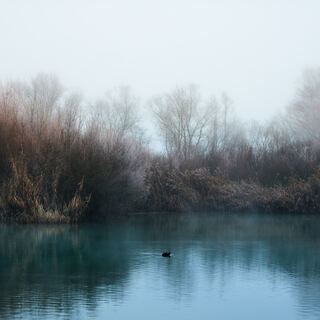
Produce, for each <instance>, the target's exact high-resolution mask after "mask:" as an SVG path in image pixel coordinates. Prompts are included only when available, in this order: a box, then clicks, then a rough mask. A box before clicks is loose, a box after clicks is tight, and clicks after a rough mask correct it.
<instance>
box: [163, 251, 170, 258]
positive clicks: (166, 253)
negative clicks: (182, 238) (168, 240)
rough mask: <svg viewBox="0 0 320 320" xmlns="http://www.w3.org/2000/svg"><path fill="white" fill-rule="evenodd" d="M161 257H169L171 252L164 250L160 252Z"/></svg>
mask: <svg viewBox="0 0 320 320" xmlns="http://www.w3.org/2000/svg"><path fill="white" fill-rule="evenodd" d="M162 256H163V257H167V258H170V257H171V252H164V253H163V254H162Z"/></svg>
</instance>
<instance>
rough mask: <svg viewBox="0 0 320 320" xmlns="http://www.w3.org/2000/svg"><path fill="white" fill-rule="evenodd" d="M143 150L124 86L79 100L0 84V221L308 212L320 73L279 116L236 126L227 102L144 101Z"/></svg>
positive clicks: (190, 96) (183, 97) (44, 87)
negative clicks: (153, 132) (152, 138)
mask: <svg viewBox="0 0 320 320" xmlns="http://www.w3.org/2000/svg"><path fill="white" fill-rule="evenodd" d="M146 108H147V112H150V114H151V115H152V116H153V120H154V124H155V126H156V128H157V130H158V131H157V132H158V133H159V136H160V137H161V138H162V141H163V147H164V151H163V152H158V153H157V152H151V151H150V150H149V147H148V146H149V143H148V139H147V137H146V134H145V133H144V131H145V130H144V129H143V125H142V124H143V121H142V120H143V119H145V118H143V117H141V114H142V112H139V110H140V103H139V100H138V99H137V97H135V96H134V95H133V94H132V92H131V91H130V89H129V88H124V87H123V88H119V89H117V90H115V91H113V92H109V93H108V94H107V95H106V96H105V98H104V99H102V100H99V101H97V102H95V103H93V104H90V105H88V103H85V102H84V101H83V99H82V98H81V96H80V95H79V94H71V93H69V92H68V91H66V90H65V89H64V88H63V86H62V85H61V83H60V82H59V81H58V79H56V78H55V77H52V76H48V75H38V76H37V77H35V78H34V79H33V80H32V81H30V82H28V83H25V82H11V83H5V84H2V85H1V87H0V185H1V187H0V217H1V219H2V220H6V221H19V222H22V223H23V222H76V221H81V220H88V219H89V220H90V219H101V218H104V217H106V216H107V215H108V214H110V213H121V212H132V211H149V210H152V211H186V210H212V211H247V210H258V211H284V212H319V209H320V208H319V206H320V204H319V203H320V202H319V201H318V197H319V195H320V171H319V163H320V149H319V138H320V71H319V70H311V71H309V72H307V73H306V75H305V77H304V78H303V81H302V84H301V86H300V88H299V89H298V90H297V94H296V96H295V98H294V99H293V101H292V102H291V103H290V104H289V106H288V107H287V108H286V109H285V110H284V112H283V113H282V115H278V117H277V118H276V119H274V120H273V121H270V122H269V123H267V124H264V125H261V124H258V123H253V124H244V123H241V121H239V119H237V117H236V116H235V112H234V109H233V103H232V101H231V99H230V98H229V97H228V96H227V95H226V94H224V95H222V97H221V98H220V99H216V98H215V97H212V98H210V99H208V100H203V99H202V98H201V96H200V94H199V91H198V90H197V88H195V87H193V86H190V87H185V88H177V89H175V90H173V91H172V92H170V93H168V94H164V95H161V96H158V97H154V98H153V99H151V100H150V101H149V102H148V103H147V106H146Z"/></svg>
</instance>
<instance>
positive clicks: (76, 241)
mask: <svg viewBox="0 0 320 320" xmlns="http://www.w3.org/2000/svg"><path fill="white" fill-rule="evenodd" d="M164 250H171V251H172V252H173V253H174V256H173V257H172V258H163V257H162V256H161V253H162V251H164ZM0 287H1V288H0V319H192V320H194V319H219V320H224V319H245V320H250V319H252V320H253V319H254V320H256V319H260V320H264V319H265V320H270V319H273V320H275V319H281V320H284V319H290V320H294V319H306V320H308V319H320V217H316V216H298V215H292V216H291V215H254V214H238V215H230V214H194V215H193V214H188V215H181V214H180V215H171V214H163V215H138V216H133V217H130V218H128V217H126V218H121V219H114V220H111V221H109V222H108V223H105V224H99V225H98V224H97V225H95V224H94V225H80V226H31V225H28V226H14V225H0Z"/></svg>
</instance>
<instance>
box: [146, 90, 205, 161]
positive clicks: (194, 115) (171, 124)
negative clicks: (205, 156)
mask: <svg viewBox="0 0 320 320" xmlns="http://www.w3.org/2000/svg"><path fill="white" fill-rule="evenodd" d="M151 109H152V112H153V115H154V119H155V121H156V124H157V126H158V128H159V131H160V134H161V136H162V138H163V141H164V145H165V149H166V152H167V155H168V156H169V157H171V158H172V159H175V160H178V161H179V160H180V161H181V160H183V161H187V160H190V159H191V158H192V157H194V156H195V155H197V154H199V153H201V152H203V150H204V149H205V148H206V147H207V144H208V132H207V131H208V127H209V123H210V118H211V115H210V108H209V105H203V104H201V99H200V94H199V92H198V90H197V88H196V87H195V86H189V87H184V88H183V87H182V88H177V89H175V90H174V91H172V92H171V93H168V94H165V95H162V96H158V97H156V98H154V99H153V100H152V101H151Z"/></svg>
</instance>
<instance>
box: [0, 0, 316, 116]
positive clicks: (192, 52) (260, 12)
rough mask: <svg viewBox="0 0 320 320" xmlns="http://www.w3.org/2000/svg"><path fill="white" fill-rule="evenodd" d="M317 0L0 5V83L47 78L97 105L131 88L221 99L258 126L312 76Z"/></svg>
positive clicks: (39, 0) (87, 0)
mask: <svg viewBox="0 0 320 320" xmlns="http://www.w3.org/2000/svg"><path fill="white" fill-rule="evenodd" d="M319 13H320V1H319V0H241V1H240V0H160V1H156V0H28V1H25V0H0V80H1V81H6V80H16V79H19V80H28V79H30V78H31V77H32V76H34V75H36V74H37V73H40V72H41V73H42V72H44V73H53V74H55V75H57V76H58V77H59V78H60V80H61V81H62V83H63V84H64V85H65V86H66V87H68V88H70V89H72V90H76V91H81V92H84V94H85V96H86V97H87V99H96V98H99V97H101V96H103V95H104V93H105V92H106V91H107V90H108V89H110V88H113V87H116V86H119V85H129V86H131V87H132V89H133V90H134V92H135V93H136V94H137V95H138V96H140V97H141V98H142V100H143V101H147V99H149V98H150V97H152V96H153V95H155V94H161V93H164V92H167V91H170V90H172V89H173V88H175V87H176V86H181V85H187V84H190V83H193V84H197V85H198V86H199V87H200V89H201V91H202V93H203V94H204V95H211V94H214V95H219V94H221V92H223V91H225V92H227V93H228V94H229V96H230V97H231V98H232V99H233V101H234V106H235V109H236V111H237V113H238V114H239V116H240V117H242V118H244V119H258V120H261V119H266V118H268V117H271V116H272V115H273V114H275V113H276V112H277V111H278V110H281V109H283V108H284V107H285V106H286V105H287V104H288V103H289V102H290V100H291V99H292V98H293V96H294V94H295V88H296V87H297V85H298V80H299V78H300V77H301V74H302V72H303V71H304V70H305V69H306V68H313V67H319V66H320V41H319V36H320V19H319Z"/></svg>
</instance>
